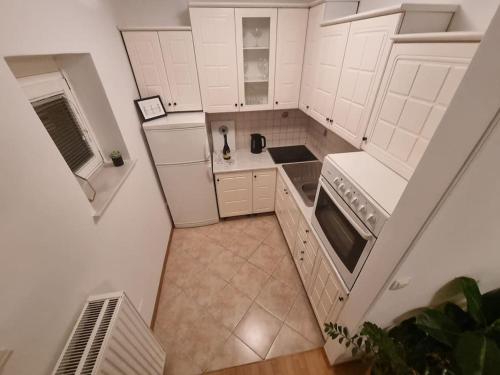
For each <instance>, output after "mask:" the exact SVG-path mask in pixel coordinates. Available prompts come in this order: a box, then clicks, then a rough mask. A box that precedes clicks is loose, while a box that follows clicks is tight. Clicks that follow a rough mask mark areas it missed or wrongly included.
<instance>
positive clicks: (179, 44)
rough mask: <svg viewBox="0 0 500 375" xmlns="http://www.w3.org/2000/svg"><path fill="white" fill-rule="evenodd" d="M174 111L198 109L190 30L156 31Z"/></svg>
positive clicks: (198, 93) (197, 86)
mask: <svg viewBox="0 0 500 375" xmlns="http://www.w3.org/2000/svg"><path fill="white" fill-rule="evenodd" d="M158 36H159V38H160V45H161V50H162V54H163V61H164V63H165V66H166V68H167V77H168V84H169V86H170V93H171V96H172V107H173V109H174V111H200V110H201V109H202V108H201V97H200V86H199V83H198V72H197V70H196V59H195V57H194V47H193V37H192V35H191V32H190V31H161V32H159V33H158Z"/></svg>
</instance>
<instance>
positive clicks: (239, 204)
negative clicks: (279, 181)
mask: <svg viewBox="0 0 500 375" xmlns="http://www.w3.org/2000/svg"><path fill="white" fill-rule="evenodd" d="M215 185H216V187H217V201H218V205H219V215H220V217H229V216H238V215H248V214H251V213H261V212H272V211H274V196H275V189H276V170H275V169H265V170H256V171H244V172H229V173H217V174H216V175H215Z"/></svg>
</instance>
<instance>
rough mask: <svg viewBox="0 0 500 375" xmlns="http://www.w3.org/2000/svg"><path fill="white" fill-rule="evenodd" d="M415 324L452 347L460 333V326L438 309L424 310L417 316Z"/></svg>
mask: <svg viewBox="0 0 500 375" xmlns="http://www.w3.org/2000/svg"><path fill="white" fill-rule="evenodd" d="M416 324H417V326H418V327H420V329H422V330H423V331H424V332H426V333H427V334H428V335H430V336H432V337H433V338H435V339H436V340H437V341H439V342H441V343H443V344H445V345H447V346H449V347H453V345H454V344H455V343H456V340H457V338H458V335H459V334H460V333H461V330H460V327H458V326H457V325H456V324H455V322H454V321H453V320H451V319H450V318H448V317H447V316H446V315H445V314H444V313H442V312H441V311H439V310H433V309H427V310H425V311H424V312H422V313H421V314H419V315H418V316H417V320H416Z"/></svg>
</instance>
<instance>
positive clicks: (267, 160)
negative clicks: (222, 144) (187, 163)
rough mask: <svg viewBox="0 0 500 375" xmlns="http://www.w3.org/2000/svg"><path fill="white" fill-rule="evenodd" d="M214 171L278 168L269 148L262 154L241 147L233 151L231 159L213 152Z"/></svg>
mask: <svg viewBox="0 0 500 375" xmlns="http://www.w3.org/2000/svg"><path fill="white" fill-rule="evenodd" d="M212 160H213V171H214V173H225V172H241V171H252V170H258V169H272V168H276V167H277V166H278V164H274V161H273V159H272V158H271V155H269V152H267V150H263V151H262V152H261V153H260V154H252V153H251V152H250V150H248V149H240V150H236V151H234V152H232V153H231V160H229V161H225V160H224V159H222V154H221V153H216V152H214V153H213V154H212Z"/></svg>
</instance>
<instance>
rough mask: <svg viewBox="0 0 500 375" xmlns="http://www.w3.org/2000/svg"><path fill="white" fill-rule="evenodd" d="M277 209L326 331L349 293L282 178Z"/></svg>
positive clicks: (277, 197)
mask: <svg viewBox="0 0 500 375" xmlns="http://www.w3.org/2000/svg"><path fill="white" fill-rule="evenodd" d="M275 207H276V210H275V211H276V216H277V217H278V221H279V223H280V225H281V229H282V230H283V234H284V235H285V239H286V241H287V243H288V246H289V247H290V250H291V253H292V256H293V259H294V262H295V265H296V267H297V270H298V272H299V275H300V278H301V279H302V283H303V284H304V288H305V289H306V292H307V296H308V297H309V300H310V301H311V305H312V307H313V310H314V313H315V314H316V318H317V319H318V323H319V325H320V328H323V325H324V324H325V323H328V322H335V321H336V319H337V317H338V316H339V314H340V311H341V309H342V307H343V306H344V302H345V300H346V299H347V293H346V292H345V290H344V288H343V287H342V282H341V281H340V280H339V279H338V277H337V273H336V272H335V270H334V268H333V265H332V264H331V262H330V260H329V258H328V255H327V253H326V251H324V249H323V248H322V247H321V246H320V243H319V242H318V240H317V238H316V236H315V234H314V233H313V231H312V229H311V227H310V226H309V224H308V222H307V220H306V219H305V218H304V216H302V214H301V213H300V211H299V209H298V206H297V203H296V202H295V199H294V198H293V196H292V194H291V192H290V189H289V188H288V186H287V185H286V183H285V181H284V180H283V178H282V177H281V176H280V175H278V177H277V182H276V203H275ZM323 335H324V333H323ZM325 337H326V336H325Z"/></svg>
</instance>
